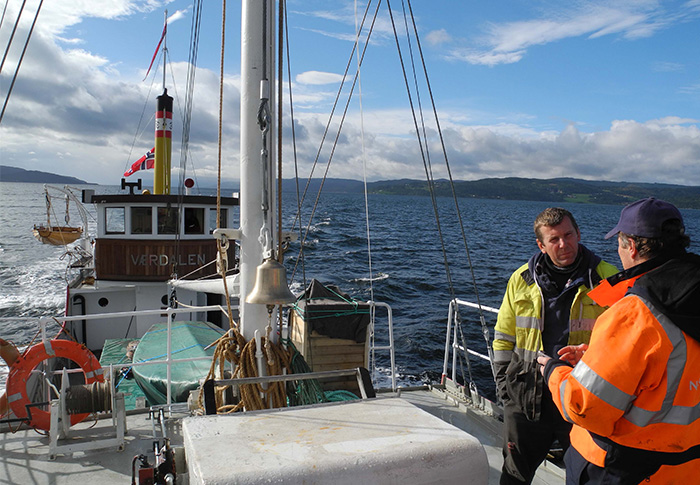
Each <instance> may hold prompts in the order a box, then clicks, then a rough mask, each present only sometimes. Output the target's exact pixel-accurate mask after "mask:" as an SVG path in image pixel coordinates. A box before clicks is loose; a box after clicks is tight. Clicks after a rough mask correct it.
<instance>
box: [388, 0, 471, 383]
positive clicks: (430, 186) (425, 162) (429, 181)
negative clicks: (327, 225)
mask: <svg viewBox="0 0 700 485" xmlns="http://www.w3.org/2000/svg"><path fill="white" fill-rule="evenodd" d="M387 6H388V10H389V16H390V18H391V25H392V29H393V31H394V39H395V41H396V49H397V52H398V54H399V61H400V64H401V70H402V73H403V77H404V83H405V85H406V93H407V96H408V101H409V104H410V107H411V116H412V117H413V124H414V128H415V130H416V137H417V141H418V145H419V149H420V153H421V158H422V160H423V168H424V170H425V176H426V182H427V184H428V190H429V193H430V199H431V202H432V205H433V212H434V214H435V221H436V225H437V231H438V237H439V239H440V246H441V249H442V256H443V265H444V267H445V276H446V278H447V283H448V290H449V292H450V298H451V299H452V300H454V299H455V298H456V296H455V291H454V283H453V281H452V274H451V271H450V266H449V261H448V259H447V249H446V246H445V238H444V235H443V232H442V224H441V222H440V214H439V211H438V206H437V199H436V195H435V187H434V179H433V176H432V171H431V167H430V164H429V160H428V158H427V157H428V155H429V154H428V153H427V151H426V148H425V147H424V142H423V140H422V139H421V136H420V128H419V123H418V120H417V118H416V108H415V105H414V102H413V96H412V95H411V88H410V83H409V81H408V75H407V73H406V65H405V62H404V56H403V53H402V50H401V45H400V44H401V43H400V41H399V35H398V32H397V29H396V22H395V20H394V14H393V12H392V9H391V1H390V0H387ZM404 15H405V11H404ZM411 15H412V12H411ZM409 54H410V56H411V59H412V52H409ZM426 144H427V140H426ZM460 331H461V326H460ZM465 360H466V362H467V367H468V372H469V382H470V383H472V382H473V379H472V374H471V365H470V362H469V358H468V355H467V353H466V347H465Z"/></svg>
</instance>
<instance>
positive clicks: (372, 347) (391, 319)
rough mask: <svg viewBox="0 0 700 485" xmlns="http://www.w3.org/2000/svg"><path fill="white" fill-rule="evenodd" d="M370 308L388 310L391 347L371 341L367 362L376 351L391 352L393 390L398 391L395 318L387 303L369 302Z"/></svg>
mask: <svg viewBox="0 0 700 485" xmlns="http://www.w3.org/2000/svg"><path fill="white" fill-rule="evenodd" d="M367 303H368V304H369V305H370V307H382V308H386V311H387V325H388V333H389V345H380V346H377V345H374V340H372V341H371V343H370V346H369V348H368V349H367V354H368V355H367V360H368V361H369V355H370V354H371V355H372V356H373V357H374V351H375V350H388V351H389V360H390V363H391V390H392V391H394V392H395V391H396V360H395V355H394V349H395V346H394V316H393V312H392V310H391V306H389V304H387V303H383V302H377V301H368V302H367ZM370 314H374V312H370ZM372 324H373V325H374V319H372ZM372 331H374V327H373V328H372Z"/></svg>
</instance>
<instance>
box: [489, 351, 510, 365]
mask: <svg viewBox="0 0 700 485" xmlns="http://www.w3.org/2000/svg"><path fill="white" fill-rule="evenodd" d="M512 355H513V351H512V350H494V351H493V361H494V362H510V358H511V356H512Z"/></svg>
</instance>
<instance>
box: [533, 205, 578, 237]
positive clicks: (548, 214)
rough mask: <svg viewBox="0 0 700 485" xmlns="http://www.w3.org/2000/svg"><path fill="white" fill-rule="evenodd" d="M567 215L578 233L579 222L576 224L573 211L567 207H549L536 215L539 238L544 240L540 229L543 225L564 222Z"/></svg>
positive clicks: (535, 224) (554, 224) (555, 224)
mask: <svg viewBox="0 0 700 485" xmlns="http://www.w3.org/2000/svg"><path fill="white" fill-rule="evenodd" d="M565 217H568V218H569V220H570V221H571V225H572V226H574V229H576V233H579V232H580V231H579V229H578V224H576V219H574V216H573V215H571V212H569V211H568V210H566V209H562V208H561V207H548V208H546V209H545V210H543V211H542V212H540V213H539V214H538V215H537V217H535V223H534V229H535V236H537V240H538V241H540V242H543V241H542V231H541V230H540V229H541V228H542V226H547V227H554V226H558V225H559V224H561V223H562V222H564V218H565Z"/></svg>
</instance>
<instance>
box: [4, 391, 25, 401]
mask: <svg viewBox="0 0 700 485" xmlns="http://www.w3.org/2000/svg"><path fill="white" fill-rule="evenodd" d="M19 399H22V394H21V393H19V392H18V393H17V394H13V395H11V396H7V402H8V403H10V402H15V401H17V400H19Z"/></svg>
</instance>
